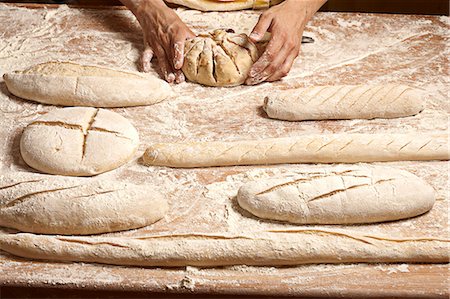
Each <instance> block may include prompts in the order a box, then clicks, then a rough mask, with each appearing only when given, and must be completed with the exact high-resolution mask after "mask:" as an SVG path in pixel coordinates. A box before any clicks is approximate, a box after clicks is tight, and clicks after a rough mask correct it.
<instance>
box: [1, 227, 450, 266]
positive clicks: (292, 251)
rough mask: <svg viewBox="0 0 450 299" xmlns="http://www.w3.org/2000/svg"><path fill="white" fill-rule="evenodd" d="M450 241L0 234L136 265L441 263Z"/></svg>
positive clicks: (46, 248) (16, 246)
mask: <svg viewBox="0 0 450 299" xmlns="http://www.w3.org/2000/svg"><path fill="white" fill-rule="evenodd" d="M449 244H450V243H449V240H448V239H446V238H435V237H415V238H395V237H392V236H383V235H368V234H367V235H365V234H362V233H357V232H351V231H344V230H328V229H314V228H304V229H297V230H292V231H287V230H286V231H269V232H266V231H262V232H254V233H249V234H246V235H202V234H187V235H159V236H158V235H154V236H148V237H147V236H143V237H135V238H131V237H128V238H127V237H124V238H117V237H60V236H54V237H53V236H47V235H33V234H27V233H21V234H11V235H0V248H1V249H2V250H4V251H6V252H9V253H11V254H15V255H18V256H21V257H26V258H32V259H45V260H58V261H76V262H95V263H104V264H114V265H135V266H140V267H142V266H157V267H160V266H163V267H164V266H167V267H183V266H199V267H207V266H226V265H255V266H285V265H300V264H312V263H355V262H363V263H383V262H392V263H400V262H404V263H446V262H448V261H449V255H448V252H449V249H450V246H449Z"/></svg>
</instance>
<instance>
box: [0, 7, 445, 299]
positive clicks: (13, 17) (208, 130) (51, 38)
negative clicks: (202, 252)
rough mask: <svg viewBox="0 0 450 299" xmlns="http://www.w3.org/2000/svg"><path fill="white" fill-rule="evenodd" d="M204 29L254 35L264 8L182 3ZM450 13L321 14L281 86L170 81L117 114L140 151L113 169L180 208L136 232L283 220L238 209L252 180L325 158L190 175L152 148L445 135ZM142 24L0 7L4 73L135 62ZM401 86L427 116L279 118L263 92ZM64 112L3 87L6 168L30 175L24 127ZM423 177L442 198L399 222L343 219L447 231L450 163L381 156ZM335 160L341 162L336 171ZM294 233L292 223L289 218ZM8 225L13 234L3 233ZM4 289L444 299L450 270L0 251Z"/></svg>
mask: <svg viewBox="0 0 450 299" xmlns="http://www.w3.org/2000/svg"><path fill="white" fill-rule="evenodd" d="M178 13H179V14H180V16H181V17H182V18H183V19H184V20H185V21H186V22H187V23H188V25H190V26H192V28H193V29H194V30H195V31H196V32H200V31H206V30H210V29H214V28H224V27H225V28H229V27H231V28H234V29H235V31H237V32H247V33H248V31H249V30H250V29H251V28H252V26H253V25H254V24H255V22H256V20H257V14H258V13H257V12H251V11H246V12H233V13H199V12H192V11H187V10H178ZM448 32H449V18H448V17H427V16H420V17H419V16H408V15H403V16H400V15H371V14H343V13H319V14H317V15H316V17H315V18H314V20H313V21H312V22H311V23H310V24H309V25H308V27H307V30H306V33H305V34H306V35H309V36H312V37H313V38H314V39H315V43H314V44H308V45H304V46H303V52H302V54H301V57H300V59H298V60H297V62H296V63H295V65H294V67H293V69H292V71H291V73H290V75H289V76H288V77H287V78H286V79H284V80H283V81H281V82H276V83H271V84H267V83H266V84H261V85H259V86H255V87H248V86H241V87H236V88H206V87H201V86H198V85H195V84H191V83H185V84H181V85H179V86H175V87H174V91H175V93H176V96H174V97H173V98H171V99H169V100H167V101H165V102H163V103H160V104H157V105H154V106H148V107H135V108H127V109H122V108H121V109H114V111H116V112H118V113H120V114H121V115H123V116H125V117H127V118H128V119H130V120H131V121H132V122H133V124H134V125H135V126H136V127H137V129H138V130H139V132H140V138H141V146H140V148H139V152H138V154H137V155H136V159H135V160H134V161H133V162H131V163H129V164H128V165H126V166H124V167H121V168H120V169H117V170H115V171H112V172H109V173H106V174H103V175H101V176H103V177H105V178H114V179H120V180H124V181H132V182H135V183H146V182H148V183H153V184H156V185H157V186H158V187H159V188H160V189H161V190H162V191H164V192H165V193H167V194H168V195H169V197H170V204H171V211H170V213H169V214H170V215H168V216H167V217H166V218H164V219H163V220H161V221H159V222H157V223H156V224H154V225H152V226H149V227H147V228H143V229H140V230H136V231H131V232H125V233H120V234H119V233H118V234H110V235H112V236H130V235H135V234H137V235H141V234H152V233H155V232H158V233H160V232H176V233H183V232H192V231H195V232H222V231H227V232H230V231H242V230H252V229H267V228H272V227H286V226H289V225H284V224H281V223H266V222H264V221H258V220H257V219H254V218H251V217H248V215H241V214H239V213H237V212H236V211H235V210H234V209H235V207H234V206H233V203H232V199H233V192H235V191H236V188H237V187H239V185H240V184H242V183H243V182H245V181H248V180H249V179H255V178H258V177H267V176H270V175H273V174H278V173H283V172H286V171H295V170H298V169H304V168H308V169H309V168H314V167H319V166H317V165H276V166H264V167H256V166H252V167H222V168H209V169H196V170H180V169H169V168H158V167H145V166H143V165H141V164H140V162H139V156H140V155H142V153H143V151H144V150H145V148H146V146H147V145H148V144H150V143H152V142H161V141H190V140H196V141H198V140H237V139H246V138H264V137H276V136H297V135H300V134H304V133H322V132H323V133H338V132H353V133H355V132H359V133H361V132H378V133H382V132H386V133H388V132H389V133H402V132H408V133H413V132H422V133H427V132H435V131H441V132H442V131H446V132H448V124H449V123H448V122H449V118H448V116H449V111H450V103H449V77H448V56H449V50H448V49H449V47H448ZM141 40H142V36H141V32H140V28H139V25H138V24H137V23H136V21H135V20H134V17H133V16H132V15H131V14H130V13H129V12H128V11H126V10H117V9H108V10H106V9H105V10H87V9H75V8H68V7H67V6H61V7H59V8H55V6H51V7H48V8H45V9H44V8H42V7H40V6H33V9H31V8H27V7H17V6H13V5H6V4H0V75H1V74H3V73H5V72H9V71H13V70H15V69H23V68H26V67H28V66H30V65H33V64H36V63H41V62H45V61H48V60H70V61H75V62H81V63H91V64H97V65H103V66H112V67H115V68H120V69H125V70H136V68H137V60H138V58H139V53H140V51H141V50H142V43H141ZM385 82H400V83H405V84H410V85H413V86H417V87H420V88H423V89H424V90H426V91H427V97H426V100H427V108H426V110H425V111H424V112H422V113H421V114H420V115H418V116H415V117H408V118H402V119H395V120H369V121H365V120H352V121H321V122H299V123H294V122H283V121H275V120H270V119H268V118H267V116H266V115H265V114H264V113H263V112H262V110H261V104H262V100H263V97H264V94H265V93H267V92H274V91H275V92H276V91H277V90H281V89H287V88H295V87H302V86H310V85H324V84H358V83H385ZM52 109H57V108H56V107H52V106H47V105H39V104H36V103H31V102H26V101H23V100H21V99H19V98H16V97H14V96H12V95H11V94H9V93H8V91H7V89H6V86H5V84H4V82H3V81H0V115H1V116H0V138H1V140H2V141H3V142H1V143H0V171H1V172H11V171H12V172H17V171H27V172H30V171H32V170H31V169H30V168H28V167H27V166H26V165H25V164H24V162H23V161H22V160H21V157H20V153H19V142H18V141H19V138H20V133H21V130H22V129H23V128H24V127H25V126H26V124H28V123H29V122H31V121H32V120H33V119H35V118H36V117H38V116H39V115H41V114H43V113H45V112H48V111H50V110H52ZM378 164H380V165H388V166H392V167H397V168H401V169H405V170H408V171H411V172H413V173H414V174H416V175H417V176H419V177H421V178H423V179H424V180H426V181H427V182H428V183H429V184H431V185H432V186H433V187H434V188H435V190H436V193H437V201H436V204H435V206H434V207H433V209H432V210H431V211H430V212H429V213H427V214H425V215H422V216H419V217H415V218H413V219H408V220H403V221H396V222H392V223H383V224H372V225H357V226H339V227H340V228H342V229H350V230H355V231H363V232H366V231H367V232H372V233H383V234H389V235H392V236H418V235H421V236H423V235H427V236H440V237H447V238H448V234H449V232H448V200H449V194H448V190H449V183H448V171H449V163H448V162H436V161H433V162H396V163H378ZM326 167H333V166H326ZM289 227H292V226H289ZM3 233H8V231H4V232H3ZM0 264H1V270H0V285H2V286H9V287H13V286H29V287H48V288H51V287H55V288H73V289H96V290H120V291H143V292H172V293H209V294H254V295H298V296H317V297H318V296H346V297H367V296H372V297H382V296H405V297H407V296H409V297H411V296H425V297H426V296H429V297H444V298H445V297H448V295H449V290H448V282H449V281H448V274H449V272H448V270H449V269H448V265H446V264H436V265H431V264H430V265H429V264H421V265H415V264H372V265H370V264H350V265H306V266H299V267H281V268H274V267H247V266H235V267H225V268H213V269H200V268H194V267H186V268H176V269H160V268H139V267H119V266H108V265H98V264H86V263H56V262H45V261H31V260H26V259H22V258H17V257H14V256H12V255H9V254H6V253H2V254H0Z"/></svg>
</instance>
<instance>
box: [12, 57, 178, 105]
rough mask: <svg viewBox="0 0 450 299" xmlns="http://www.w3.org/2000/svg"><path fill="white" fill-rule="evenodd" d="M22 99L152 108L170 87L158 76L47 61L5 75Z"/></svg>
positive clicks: (49, 102) (69, 103)
mask: <svg viewBox="0 0 450 299" xmlns="http://www.w3.org/2000/svg"><path fill="white" fill-rule="evenodd" d="M3 78H4V79H5V83H6V86H7V87H8V90H9V91H10V92H11V93H12V94H14V95H16V96H18V97H21V98H24V99H27V100H32V101H36V102H39V103H45V104H52V105H62V106H90V107H126V106H139V105H151V104H155V103H158V102H161V101H162V100H164V99H166V98H167V97H169V96H170V95H171V93H172V91H171V87H170V85H169V84H168V83H167V82H165V81H163V80H161V79H159V78H156V77H151V76H145V75H143V74H140V73H131V72H123V71H117V70H113V69H108V68H104V67H97V66H87V65H79V64H75V63H70V62H47V63H43V64H38V65H35V66H33V67H31V68H29V69H27V70H24V71H16V72H12V73H7V74H5V75H4V76H3Z"/></svg>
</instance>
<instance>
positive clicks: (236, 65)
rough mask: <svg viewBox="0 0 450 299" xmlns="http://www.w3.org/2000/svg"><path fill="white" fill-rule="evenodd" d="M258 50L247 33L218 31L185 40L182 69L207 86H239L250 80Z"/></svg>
mask: <svg viewBox="0 0 450 299" xmlns="http://www.w3.org/2000/svg"><path fill="white" fill-rule="evenodd" d="M257 59H258V50H257V48H256V46H255V44H253V42H251V41H250V40H249V39H248V37H247V35H245V34H235V33H228V32H226V31H224V30H220V29H218V30H215V31H213V32H211V33H209V34H200V35H199V36H197V37H195V38H193V39H190V40H188V41H186V44H185V59H184V64H183V67H182V70H183V72H184V74H185V75H186V77H187V78H188V80H190V81H192V82H197V83H200V84H203V85H208V86H236V85H240V84H242V83H244V81H245V79H247V76H248V73H249V71H250V68H251V66H252V65H253V63H254V62H255V61H256V60H257Z"/></svg>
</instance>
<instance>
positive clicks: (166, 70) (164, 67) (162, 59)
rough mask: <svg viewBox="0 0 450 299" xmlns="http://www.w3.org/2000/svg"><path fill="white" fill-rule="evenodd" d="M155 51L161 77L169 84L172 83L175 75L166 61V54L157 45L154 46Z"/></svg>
mask: <svg viewBox="0 0 450 299" xmlns="http://www.w3.org/2000/svg"><path fill="white" fill-rule="evenodd" d="M154 49H155V55H156V57H157V58H158V66H159V69H160V71H161V75H162V77H163V78H164V79H165V80H166V81H167V82H169V83H173V81H174V80H175V74H174V71H173V70H172V66H171V65H170V63H169V60H168V59H167V55H166V52H165V51H164V49H163V47H162V46H161V45H159V44H156V45H155V46H154Z"/></svg>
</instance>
